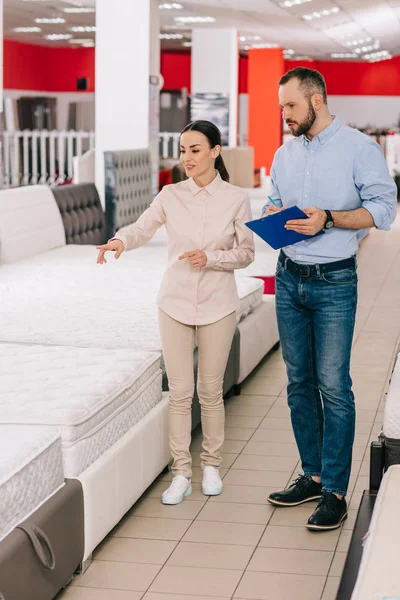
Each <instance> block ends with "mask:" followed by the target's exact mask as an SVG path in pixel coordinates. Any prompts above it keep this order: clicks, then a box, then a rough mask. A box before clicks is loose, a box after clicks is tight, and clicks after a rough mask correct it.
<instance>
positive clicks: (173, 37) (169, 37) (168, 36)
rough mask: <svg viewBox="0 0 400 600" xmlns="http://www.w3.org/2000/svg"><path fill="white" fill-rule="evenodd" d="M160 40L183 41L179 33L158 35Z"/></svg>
mask: <svg viewBox="0 0 400 600" xmlns="http://www.w3.org/2000/svg"><path fill="white" fill-rule="evenodd" d="M159 38H160V40H183V35H182V34H181V33H160V35H159Z"/></svg>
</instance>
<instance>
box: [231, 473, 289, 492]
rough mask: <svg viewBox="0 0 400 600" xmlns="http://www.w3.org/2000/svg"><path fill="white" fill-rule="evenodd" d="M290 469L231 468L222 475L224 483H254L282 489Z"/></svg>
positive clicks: (287, 479)
mask: <svg viewBox="0 0 400 600" xmlns="http://www.w3.org/2000/svg"><path fill="white" fill-rule="evenodd" d="M291 475H292V471H290V472H289V471H287V472H286V473H280V472H278V471H252V470H250V469H231V470H230V471H229V472H228V474H227V475H226V476H225V477H224V484H225V483H226V484H228V485H246V486H247V485H254V486H261V487H275V488H278V489H283V488H284V487H285V486H286V484H287V482H288V481H289V480H290V478H291Z"/></svg>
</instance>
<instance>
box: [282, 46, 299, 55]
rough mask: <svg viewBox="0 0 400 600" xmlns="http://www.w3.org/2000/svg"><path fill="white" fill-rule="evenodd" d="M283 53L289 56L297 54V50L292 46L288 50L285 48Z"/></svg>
mask: <svg viewBox="0 0 400 600" xmlns="http://www.w3.org/2000/svg"><path fill="white" fill-rule="evenodd" d="M283 54H287V55H288V56H293V54H296V52H295V51H294V50H292V49H291V48H289V49H288V50H284V51H283Z"/></svg>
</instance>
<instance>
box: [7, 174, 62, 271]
mask: <svg viewBox="0 0 400 600" xmlns="http://www.w3.org/2000/svg"><path fill="white" fill-rule="evenodd" d="M60 246H65V233H64V227H63V224H62V220H61V216H60V213H59V211H58V209H57V204H56V203H55V201H54V196H53V194H52V193H51V190H50V188H49V187H48V186H47V185H27V186H24V187H18V188H14V189H5V190H1V191H0V265H1V264H8V263H14V262H18V261H19V260H24V259H25V258H30V257H31V256H35V255H36V254H41V253H42V252H47V251H48V250H52V249H53V248H59V247H60Z"/></svg>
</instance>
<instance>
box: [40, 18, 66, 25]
mask: <svg viewBox="0 0 400 600" xmlns="http://www.w3.org/2000/svg"><path fill="white" fill-rule="evenodd" d="M35 23H41V24H42V23H43V24H44V25H61V24H62V23H65V19H63V18H61V17H54V18H53V19H47V18H40V19H35Z"/></svg>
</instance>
